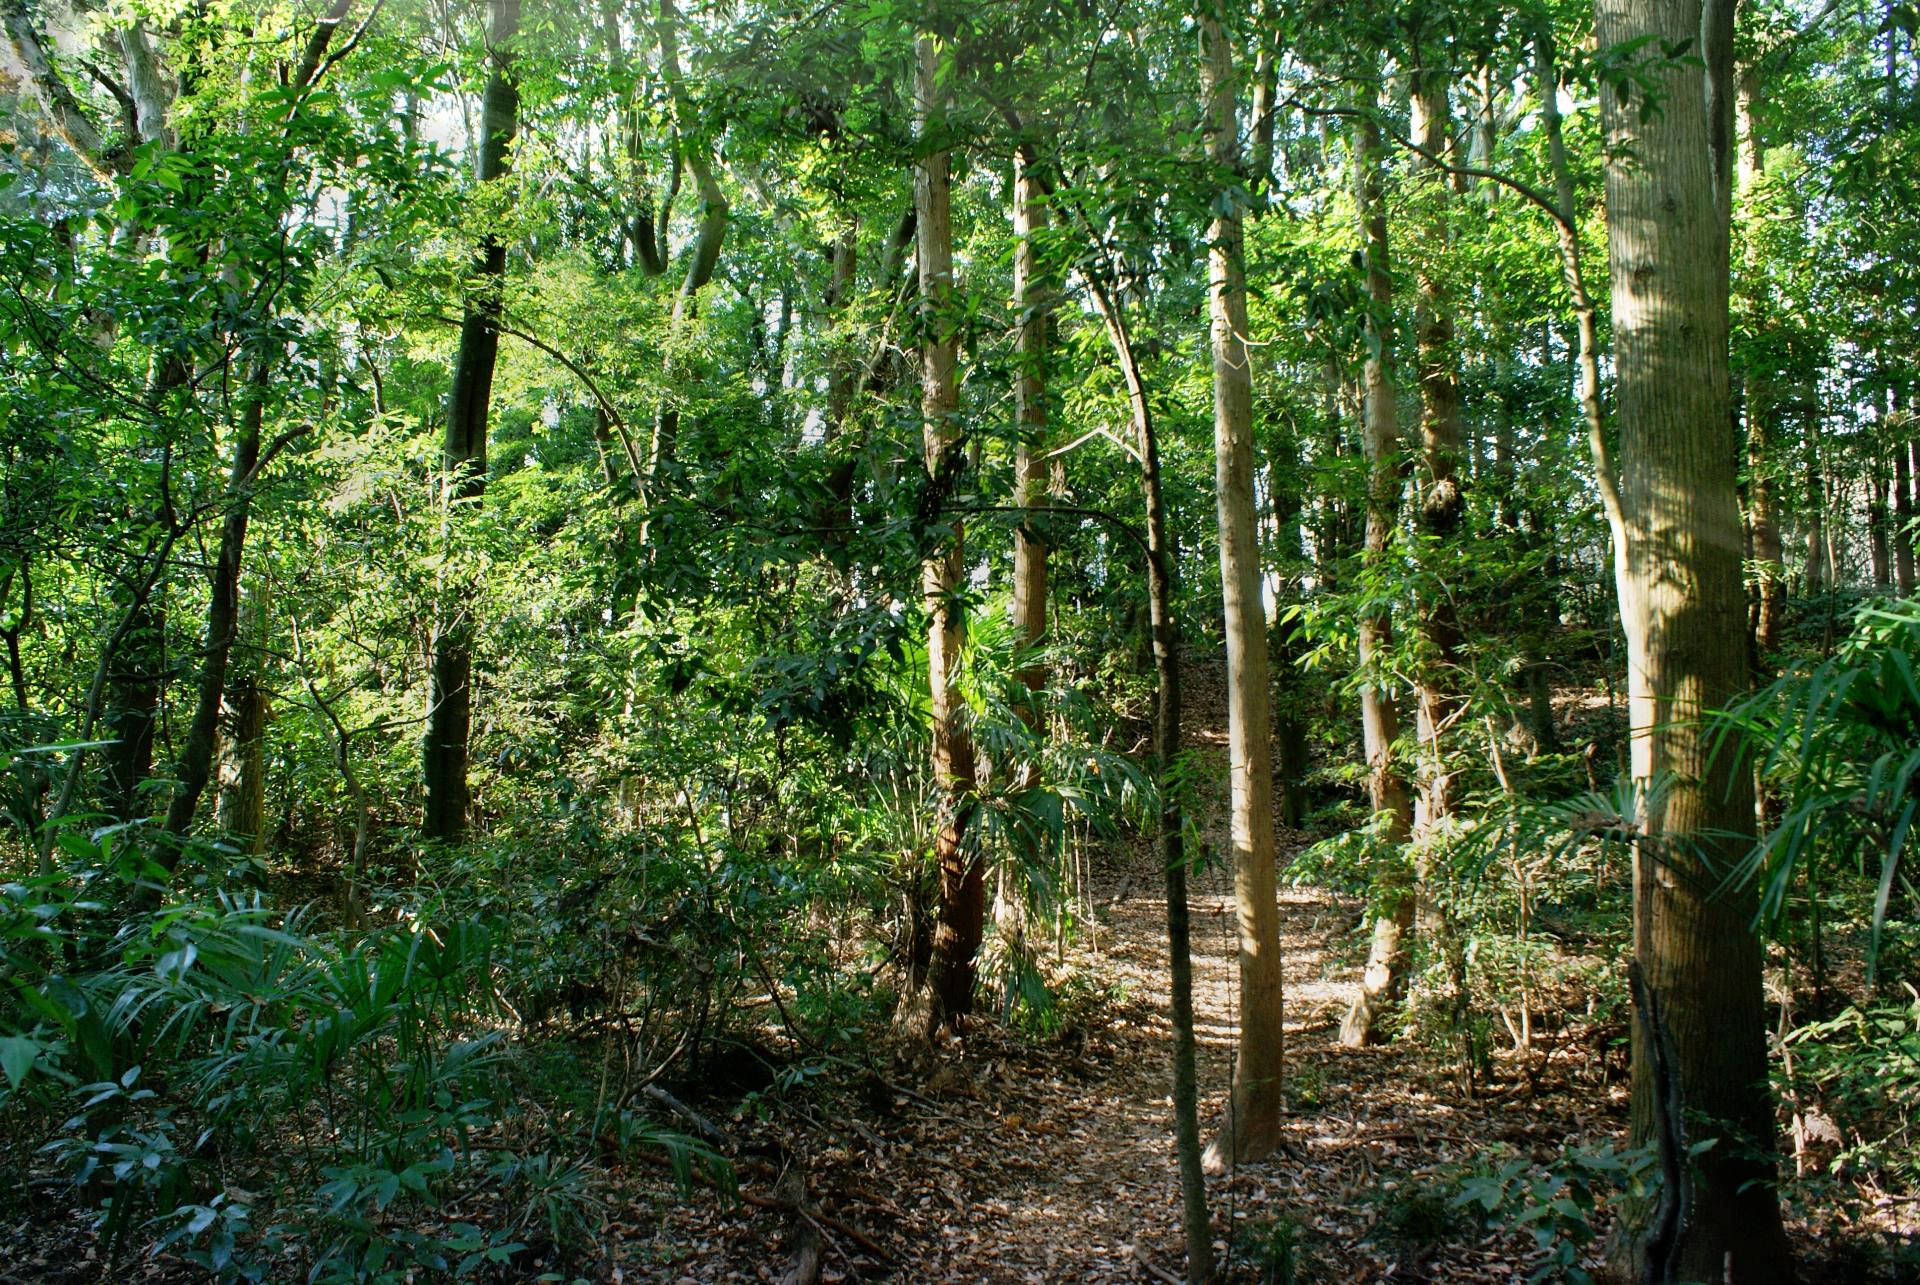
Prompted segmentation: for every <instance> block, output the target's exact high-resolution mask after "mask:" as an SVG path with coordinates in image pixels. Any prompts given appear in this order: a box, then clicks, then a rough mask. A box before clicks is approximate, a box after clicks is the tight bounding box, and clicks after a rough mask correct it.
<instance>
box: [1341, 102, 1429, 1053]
mask: <svg viewBox="0 0 1920 1285" xmlns="http://www.w3.org/2000/svg"><path fill="white" fill-rule="evenodd" d="M1361 106H1362V110H1363V111H1366V112H1371V110H1372V108H1373V106H1374V95H1373V91H1372V90H1371V89H1368V90H1367V91H1366V93H1365V95H1364V97H1363V100H1362V104H1361ZM1381 164H1382V158H1381V144H1380V127H1379V125H1378V123H1377V122H1376V121H1375V120H1374V119H1373V117H1372V116H1371V115H1365V116H1362V118H1361V119H1360V121H1359V123H1358V126H1357V128H1356V131H1355V140H1354V166H1355V171H1356V180H1357V181H1356V186H1355V197H1356V203H1357V205H1358V207H1359V209H1358V213H1359V215H1360V226H1361V232H1362V234H1363V236H1364V237H1365V239H1366V265H1367V301H1368V318H1367V329H1368V333H1369V338H1368V341H1367V363H1366V376H1365V379H1366V394H1365V403H1364V410H1363V417H1364V425H1363V433H1364V436H1365V439H1366V451H1367V459H1368V461H1369V463H1370V465H1371V467H1370V469H1369V473H1368V484H1367V534H1366V551H1365V554H1364V555H1363V556H1364V560H1365V562H1366V563H1367V564H1368V565H1369V566H1373V567H1377V566H1379V565H1380V564H1382V563H1384V562H1385V561H1386V559H1387V558H1388V557H1389V556H1390V551H1391V546H1392V543H1393V529H1394V525H1395V523H1396V521H1397V520H1398V512H1399V507H1400V487H1401V477H1402V470H1401V464H1400V423H1399V413H1398V410H1397V408H1396V406H1395V404H1394V386H1393V330H1394V327H1393V278H1392V276H1391V275H1390V266H1389V262H1388V246H1387V212H1386V202H1385V199H1384V194H1383V192H1382V190H1381V175H1380V171H1381ZM1392 645H1393V620H1392V617H1391V616H1390V615H1389V614H1388V613H1387V611H1385V610H1383V609H1372V610H1369V611H1368V612H1367V614H1365V615H1364V616H1362V617H1361V620H1360V665H1361V668H1362V669H1363V670H1365V671H1367V673H1368V674H1369V677H1370V679H1371V681H1369V682H1368V683H1367V685H1366V686H1365V687H1363V688H1362V689H1361V692H1360V717H1361V728H1362V731H1363V732H1364V734H1365V742H1366V751H1367V769H1368V775H1367V784H1368V794H1369V795H1370V801H1371V803H1372V806H1373V812H1374V814H1375V815H1376V816H1382V815H1384V816H1385V818H1386V830H1385V833H1384V835H1383V836H1382V837H1383V838H1384V839H1385V841H1386V843H1387V844H1388V845H1389V846H1390V848H1391V850H1392V854H1391V856H1390V857H1389V859H1388V861H1387V863H1386V864H1385V866H1384V867H1383V868H1382V870H1381V871H1380V873H1379V876H1378V882H1379V886H1380V893H1379V913H1378V915H1377V916H1376V917H1375V919H1374V921H1373V944H1372V947H1371V948H1370V950H1369V951H1368V955H1367V971H1366V975H1365V977H1364V978H1363V980H1362V982H1361V990H1360V996H1359V998H1358V999H1356V1000H1355V1001H1354V1004H1353V1007H1352V1009H1350V1010H1349V1011H1348V1013H1347V1016H1346V1018H1345V1020H1344V1021H1342V1022H1341V1024H1340V1040H1341V1043H1343V1044H1346V1045H1349V1046H1352V1047H1358V1046H1361V1045H1365V1044H1369V1043H1371V1042H1373V1041H1374V1040H1375V1039H1376V1038H1378V1035H1379V1030H1378V1025H1379V1021H1380V1018H1381V1017H1382V1016H1383V1015H1384V1014H1385V1013H1386V1012H1387V1011H1388V1010H1389V1009H1390V1008H1392V1007H1393V1006H1394V1005H1395V1004H1397V1003H1398V1002H1399V1000H1400V998H1401V997H1402V995H1404V994H1405V992H1406V986H1407V967H1408V958H1407V955H1408V947H1409V945H1410V942H1409V940H1408V939H1409V937H1410V936H1411V935H1412V928H1413V911H1414V898H1413V889H1412V888H1410V887H1408V886H1407V884H1408V880H1407V877H1406V869H1405V865H1404V863H1403V862H1402V860H1401V856H1400V852H1401V849H1402V848H1404V846H1405V845H1406V843H1407V840H1408V839H1409V838H1410V837H1411V832H1412V827H1413V808H1412V804H1411V802H1410V801H1409V799H1408V796H1407V783H1406V778H1405V777H1404V776H1403V775H1402V774H1401V771H1400V768H1399V766H1398V765H1397V764H1396V763H1395V762H1394V751H1393V745H1394V742H1395V741H1397V740H1398V739H1400V716H1399V712H1398V711H1397V710H1396V709H1395V708H1394V701H1393V689H1392V687H1391V686H1389V685H1388V683H1387V682H1386V681H1384V680H1383V679H1382V678H1381V676H1380V675H1379V674H1378V673H1377V672H1375V671H1376V670H1377V668H1378V666H1379V665H1380V662H1381V655H1382V653H1383V652H1385V651H1387V650H1388V649H1389V648H1390V647H1391V646H1392Z"/></svg>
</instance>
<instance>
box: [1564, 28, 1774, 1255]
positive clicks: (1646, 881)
mask: <svg viewBox="0 0 1920 1285" xmlns="http://www.w3.org/2000/svg"><path fill="white" fill-rule="evenodd" d="M1595 12H1596V21H1597V30H1598V36H1599V41H1600V44H1601V46H1602V47H1603V48H1608V47H1616V46H1621V45H1624V44H1625V43H1626V42H1628V41H1633V40H1641V41H1645V40H1648V39H1652V40H1656V41H1660V42H1665V43H1666V44H1667V45H1668V47H1673V48H1678V47H1681V46H1683V45H1685V44H1687V43H1689V42H1696V41H1697V42H1699V55H1700V58H1701V59H1702V60H1703V61H1704V66H1702V67H1694V66H1691V65H1688V64H1687V63H1686V62H1683V61H1679V60H1675V61H1673V62H1671V63H1670V64H1669V65H1667V66H1665V67H1664V68H1662V70H1661V71H1660V73H1659V81H1660V90H1661V94H1662V97H1661V98H1660V100H1659V101H1658V103H1657V104H1652V103H1649V104H1647V107H1648V108H1649V110H1640V109H1638V108H1637V107H1636V106H1633V105H1628V104H1624V103H1622V102H1621V101H1620V96H1619V95H1617V94H1615V95H1608V96H1606V98H1605V100H1604V101H1605V103H1606V107H1605V113H1606V115H1605V124H1606V129H1607V136H1608V143H1609V155H1610V157H1611V158H1612V159H1611V160H1610V161H1609V164H1608V166H1607V172H1606V191H1607V235H1608V246H1609V249H1610V251H1611V253H1612V283H1613V354H1614V365H1615V369H1616V371H1617V389H1618V398H1619V448H1618V450H1619V453H1618V459H1617V472H1618V478H1619V499H1620V505H1621V509H1622V512H1623V515H1624V525H1625V535H1626V540H1625V548H1624V549H1623V550H1622V555H1623V556H1622V558H1621V563H1620V582H1619V595H1620V614H1621V621H1622V624H1623V626H1624V628H1625V632H1626V636H1627V646H1628V676H1629V713H1630V718H1631V729H1632V738H1633V739H1632V746H1633V762H1632V772H1633V777H1634V780H1635V781H1636V782H1637V783H1638V784H1639V786H1640V788H1641V792H1642V793H1641V797H1642V799H1643V806H1642V814H1641V816H1640V817H1639V819H1638V820H1639V824H1640V826H1641V830H1642V836H1643V837H1642V838H1641V840H1640V843H1639V845H1638V847H1637V852H1636V856H1635V864H1634V958H1635V963H1636V965H1637V967H1638V969H1639V971H1640V974H1641V975H1642V976H1643V977H1644V978H1645V983H1646V988H1647V991H1648V992H1649V994H1650V996H1651V997H1652V1002H1653V1004H1654V1013H1649V1012H1647V1011H1646V1010H1645V1009H1644V1008H1643V1009H1642V1010H1641V1011H1640V1013H1639V1018H1640V1020H1639V1021H1638V1022H1637V1024H1636V1026H1635V1032H1634V1049H1633V1052H1634V1056H1633V1065H1634V1077H1633V1136H1634V1139H1635V1141H1636V1143H1644V1142H1646V1141H1647V1140H1649V1139H1652V1138H1654V1137H1655V1135H1656V1133H1657V1132H1662V1131H1663V1130H1664V1128H1666V1127H1668V1126H1672V1125H1678V1124H1681V1123H1682V1121H1681V1120H1680V1119H1674V1118H1667V1117H1672V1116H1673V1114H1674V1112H1675V1108H1676V1107H1677V1108H1678V1110H1679V1111H1680V1112H1683V1113H1684V1122H1685V1123H1684V1127H1685V1130H1686V1133H1687V1136H1688V1137H1689V1138H1690V1139H1691V1140H1693V1141H1695V1142H1704V1141H1705V1140H1706V1138H1707V1137H1708V1136H1712V1137H1717V1138H1719V1139H1721V1141H1720V1142H1719V1143H1718V1145H1716V1146H1714V1147H1712V1148H1711V1149H1708V1150H1706V1151H1704V1152H1701V1153H1700V1154H1699V1155H1697V1156H1695V1157H1693V1158H1692V1161H1691V1171H1690V1174H1689V1175H1688V1178H1687V1186H1688V1187H1689V1188H1690V1190H1689V1192H1688V1194H1687V1196H1686V1197H1683V1196H1681V1194H1680V1193H1677V1192H1675V1193H1668V1194H1663V1197H1662V1201H1661V1203H1660V1205H1659V1206H1658V1207H1657V1208H1656V1209H1655V1210H1654V1211H1653V1216H1652V1218H1651V1219H1650V1220H1649V1223H1648V1224H1646V1225H1643V1226H1644V1237H1629V1238H1627V1239H1626V1242H1625V1244H1624V1249H1625V1251H1626V1255H1627V1257H1628V1258H1629V1259H1631V1260H1633V1261H1634V1263H1635V1271H1636V1274H1637V1273H1638V1272H1639V1271H1641V1270H1644V1271H1645V1272H1646V1273H1647V1276H1648V1278H1649V1279H1653V1280H1673V1279H1682V1280H1702V1279H1712V1280H1720V1279H1725V1280H1728V1281H1731V1282H1734V1283H1735V1285H1751V1283H1754V1282H1774V1281H1786V1280H1790V1279H1791V1278H1792V1275H1793V1266H1792V1260H1791V1257H1790V1255H1789V1252H1788V1249H1787V1244H1786V1237H1785V1234H1784V1232H1783V1231H1782V1229H1781V1223H1780V1210H1779V1203H1778V1197H1777V1196H1776V1194H1775V1191H1774V1186H1773V1182H1774V1171H1773V1164H1772V1160H1771V1153H1772V1148H1773V1136H1774V1116H1773V1102H1772V1099H1771V1096H1770V1094H1769V1092H1768V1088H1767V1053H1766V1026H1765V1007H1764V1000H1763V997H1762V994H1761V984H1760V980H1761V979H1760V969H1761V962H1762V960H1761V948H1760V942H1759V939H1758V938H1757V937H1756V936H1755V935H1754V932H1753V928H1752V924H1753V913H1754V905H1755V897H1754V894H1753V892H1752V890H1751V888H1735V887H1729V886H1726V885H1725V883H1724V878H1723V876H1724V872H1725V871H1726V870H1727V869H1730V868H1731V866H1732V865H1733V863H1735V862H1736V861H1737V860H1738V859H1739V857H1740V855H1741V854H1742V851H1743V846H1742V845H1743V842H1745V843H1750V842H1751V838H1750V836H1751V835H1752V833H1753V795H1752V778H1751V775H1750V773H1748V772H1747V771H1746V770H1745V769H1744V768H1743V767H1742V766H1741V765H1740V764H1739V763H1737V762H1736V758H1737V756H1736V755H1735V754H1733V753H1731V752H1727V751H1722V752H1719V753H1716V752H1715V745H1714V739H1713V736H1712V733H1711V731H1710V730H1709V729H1708V728H1707V727H1706V726H1705V725H1704V722H1703V720H1704V717H1705V716H1706V715H1707V714H1708V713H1709V712H1710V711H1712V710H1714V709H1716V708H1721V707H1724V706H1726V705H1727V704H1729V703H1730V702H1732V701H1733V700H1734V699H1735V698H1736V697H1738V696H1739V695H1740V693H1741V692H1742V691H1743V690H1744V689H1745V688H1746V685H1747V679H1748V675H1747V665H1746V650H1745V648H1743V647H1736V646H1731V645H1729V640H1731V639H1736V638H1739V637H1741V636H1743V635H1744V633H1745V631H1746V592H1745V588H1744V586H1743V584H1742V580H1741V565H1740V555H1741V547H1742V546H1741V534H1740V509H1739V501H1738V495H1737V492H1736V476H1735V465H1736V460H1737V458H1738V457H1737V453H1736V446H1735V442H1734V440H1733V423H1732V418H1731V416H1730V414H1729V410H1728V395H1729V392H1728V381H1729V372H1728V348H1727V339H1728V317H1729V312H1728V300H1729V288H1730V286H1729V268H1730V261H1729V253H1730V249H1729V219H1730V208H1731V188H1732V182H1733V150H1732V149H1733V136H1732V134H1733V99H1732V93H1733V84H1732V75H1733V59H1732V39H1733V6H1732V5H1731V4H1729V3H1726V0H1706V3H1705V5H1704V6H1703V4H1702V3H1701V0H1600V2H1599V3H1598V4H1597V5H1596V10H1595ZM1629 149H1630V151H1629ZM1629 155H1631V157H1632V159H1631V161H1629V160H1628V159H1627V158H1628V156H1629ZM1741 836H1744V837H1745V838H1744V839H1743V838H1742V837H1741ZM1656 1013H1657V1014H1658V1017H1657V1018H1656V1016H1655V1014H1656ZM1665 1040H1670V1041H1671V1043H1672V1045H1673V1047H1674V1048H1675V1049H1677V1054H1678V1057H1677V1063H1678V1064H1677V1066H1676V1067H1674V1068H1673V1071H1672V1084H1671V1086H1669V1085H1667V1084H1657V1083H1656V1078H1657V1077H1656V1072H1657V1070H1658V1067H1659V1066H1661V1065H1664V1061H1665V1059H1664V1057H1661V1058H1660V1061H1659V1062H1658V1063H1657V1062H1656V1060H1655V1059H1656V1057H1657V1056H1659V1049H1658V1047H1657V1046H1658V1045H1659V1044H1660V1043H1661V1041H1665ZM1669 1088H1670V1089H1671V1093H1669V1092H1668V1091H1667V1090H1669ZM1656 1126H1660V1127H1659V1128H1657V1127H1656ZM1689 1206H1690V1210H1691V1214H1690V1217H1688V1218H1687V1219H1686V1220H1685V1221H1684V1222H1683V1221H1681V1220H1680V1219H1679V1217H1678V1211H1679V1209H1680V1208H1687V1207H1689Z"/></svg>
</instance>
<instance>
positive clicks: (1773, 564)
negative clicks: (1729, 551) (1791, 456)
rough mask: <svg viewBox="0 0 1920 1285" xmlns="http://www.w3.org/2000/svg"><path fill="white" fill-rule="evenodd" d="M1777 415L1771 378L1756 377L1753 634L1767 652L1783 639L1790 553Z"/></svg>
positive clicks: (1750, 491)
mask: <svg viewBox="0 0 1920 1285" xmlns="http://www.w3.org/2000/svg"><path fill="white" fill-rule="evenodd" d="M1772 416H1773V388H1772V384H1771V382H1770V381H1765V380H1759V379H1756V380H1753V381H1752V382H1750V383H1749V385H1748V388H1747V472H1748V477H1747V508H1748V512H1749V513H1750V515H1751V522H1752V526H1753V560H1754V564H1755V566H1756V568H1757V570H1756V575H1757V576H1758V578H1759V581H1760V585H1759V588H1760V610H1759V616H1758V619H1757V620H1756V622H1755V625H1754V631H1753V640H1754V643H1755V646H1756V648H1757V650H1758V651H1759V653H1760V655H1762V656H1765V655H1767V654H1768V653H1769V652H1771V651H1773V650H1774V649H1775V648H1777V647H1779V646H1780V644H1781V642H1782V636H1781V630H1782V629H1783V628H1784V627H1785V625H1786V605H1787V566H1786V554H1785V551H1784V550H1783V549H1782V547H1781V544H1780V505H1779V503H1778V501H1777V499H1776V498H1775V496H1774V481H1775V479H1774V472H1773V470H1774V464H1773V458H1772V451H1771V446H1772V441H1773V432H1772Z"/></svg>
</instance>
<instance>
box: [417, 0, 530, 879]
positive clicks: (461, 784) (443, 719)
mask: <svg viewBox="0 0 1920 1285" xmlns="http://www.w3.org/2000/svg"><path fill="white" fill-rule="evenodd" d="M519 31H520V0H491V3H490V6H489V18H488V34H487V69H488V70H487V84H486V89H485V91H484V92H483V94H482V96H481V100H480V148H479V156H478V157H477V158H476V160H475V165H474V177H475V179H476V180H477V181H478V182H481V183H497V182H500V181H501V180H503V179H504V178H506V176H507V174H508V172H509V169H510V166H511V158H510V155H509V149H510V148H511V147H512V145H513V138H514V135H515V134H516V133H517V132H518V131H519V128H520V90H519V85H518V83H517V81H516V79H515V77H514V74H513V42H514V40H515V38H516V37H517V36H518V35H519ZM506 270H507V247H506V244H505V243H504V242H502V241H501V240H500V238H499V237H497V236H491V235H490V236H488V237H487V238H486V240H485V241H484V242H483V243H482V244H481V247H480V250H479V253H478V255H477V256H476V259H475V262H474V272H475V275H476V276H477V278H478V280H477V281H476V283H475V286H474V292H473V297H472V298H471V299H470V300H469V302H468V304H467V309H466V315H465V316H464V317H463V318H462V319H461V323H460V347H459V350H458V352H457V353H456V354H455V357H454V362H453V385H452V388H451V390H450V392H449V396H448V398H447V431H446V436H445V439H444V442H443V444H442V447H441V453H442V457H443V460H444V466H445V469H446V473H447V501H448V505H449V508H450V510H451V512H450V514H449V522H450V524H451V525H453V526H454V527H456V528H458V527H461V526H464V525H465V523H464V522H463V520H462V519H463V517H464V516H465V513H466V511H467V510H469V509H471V508H472V507H473V506H475V505H477V504H479V503H480V500H481V498H482V496H483V495H484V494H485V492H486V489H487V419H488V411H489V408H490V405H491V403H492V399H493V367H494V361H495V359H496V358H497V357H498V355H499V351H500V329H499V326H500V310H501V302H502V301H501V297H500V291H501V285H502V278H503V276H504V275H505V273H506ZM477 588H478V587H477V586H476V585H475V584H474V583H472V581H471V580H469V579H466V578H459V579H457V580H456V582H455V583H454V584H453V585H452V586H451V591H450V593H449V595H448V597H449V599H450V601H449V602H448V603H447V604H446V605H445V607H444V609H443V610H444V615H443V617H442V618H441V619H440V620H439V621H438V622H437V624H436V626H435V629H434V636H433V681H432V683H431V685H430V686H429V688H428V693H427V701H428V706H427V733H426V739H425V743H424V745H423V746H422V754H421V759H422V768H423V772H424V776H425V783H426V795H427V799H426V810H425V815H424V817H423V818H422V822H421V829H422V832H423V833H424V834H425V835H426V836H427V837H428V838H430V839H439V840H441V841H443V842H447V843H458V842H460V841H461V840H462V839H464V838H465V837H466V833H467V822H468V816H467V809H468V804H469V802H470V795H469V793H468V789H467V740H468V737H469V735H470V733H471V730H472V724H473V644H474V639H475V637H476V635H477V629H478V622H477V621H476V620H475V618H474V610H475V607H476V602H475V599H476V597H477Z"/></svg>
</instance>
